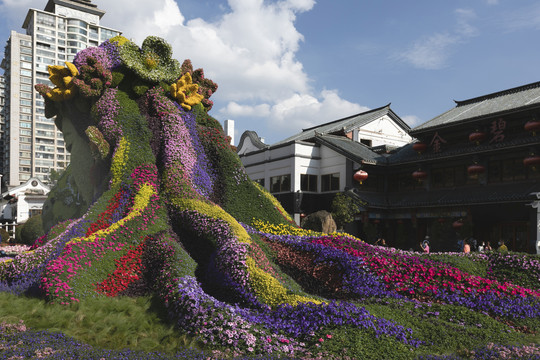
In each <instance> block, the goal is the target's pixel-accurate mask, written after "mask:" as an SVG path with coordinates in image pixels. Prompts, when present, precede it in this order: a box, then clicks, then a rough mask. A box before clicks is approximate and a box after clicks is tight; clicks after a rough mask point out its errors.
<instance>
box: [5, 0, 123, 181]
mask: <svg viewBox="0 0 540 360" xmlns="http://www.w3.org/2000/svg"><path fill="white" fill-rule="evenodd" d="M104 14H105V11H103V10H100V9H98V8H97V6H96V5H95V4H92V3H91V1H90V0H48V2H47V5H46V6H45V9H44V10H36V9H30V10H29V11H28V14H27V16H26V19H25V20H24V23H23V29H25V30H26V33H25V34H21V33H18V32H16V31H12V32H11V35H10V38H9V40H8V41H7V44H6V47H5V52H4V59H3V60H2V63H1V66H0V67H1V68H2V69H4V78H5V103H4V106H3V108H4V121H5V126H4V127H3V135H4V136H3V139H4V142H3V143H4V148H3V152H2V157H1V159H0V161H1V162H2V166H1V167H2V171H3V175H4V181H5V183H6V184H7V186H8V187H9V188H12V187H14V186H18V185H20V184H22V183H24V182H26V181H27V180H28V179H29V178H31V177H36V178H38V179H40V180H42V181H45V182H47V181H48V179H49V174H50V172H51V170H52V169H54V170H56V171H61V170H63V169H65V167H66V166H67V164H68V163H69V161H70V155H69V153H68V152H67V151H66V149H65V146H64V139H63V137H62V133H61V132H60V131H59V130H58V129H57V128H56V126H55V125H54V120H53V119H47V118H46V117H45V103H44V101H43V99H42V98H41V96H40V95H39V94H38V93H37V92H36V91H35V90H34V85H36V84H47V85H49V86H51V87H54V85H53V84H52V83H51V82H50V81H49V73H48V71H47V67H48V66H49V65H64V62H65V61H73V58H74V57H75V54H77V52H79V51H80V50H82V49H85V48H87V47H90V46H98V45H99V44H100V43H101V42H103V41H105V40H107V39H109V38H111V37H114V36H117V35H120V32H119V31H117V30H114V29H111V28H107V27H103V26H100V25H99V21H100V19H101V18H102V17H103V15H104ZM0 110H1V108H0ZM0 112H1V111H0Z"/></svg>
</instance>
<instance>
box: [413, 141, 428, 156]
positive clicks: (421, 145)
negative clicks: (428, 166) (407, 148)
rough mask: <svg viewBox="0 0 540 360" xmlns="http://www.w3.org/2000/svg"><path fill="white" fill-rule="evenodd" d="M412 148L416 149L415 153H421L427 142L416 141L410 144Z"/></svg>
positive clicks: (424, 149)
mask: <svg viewBox="0 0 540 360" xmlns="http://www.w3.org/2000/svg"><path fill="white" fill-rule="evenodd" d="M412 148H413V150H414V151H416V152H417V153H419V154H421V153H423V152H424V151H426V149H427V144H426V143H423V142H416V143H414V144H413V146H412Z"/></svg>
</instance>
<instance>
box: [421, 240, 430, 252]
mask: <svg viewBox="0 0 540 360" xmlns="http://www.w3.org/2000/svg"><path fill="white" fill-rule="evenodd" d="M420 247H421V248H422V250H423V251H424V254H429V236H426V237H425V238H424V241H422V242H421V243H420Z"/></svg>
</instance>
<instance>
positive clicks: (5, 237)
mask: <svg viewBox="0 0 540 360" xmlns="http://www.w3.org/2000/svg"><path fill="white" fill-rule="evenodd" d="M8 241H9V233H8V232H7V231H6V230H4V229H0V242H2V243H4V244H5V243H7V242H8Z"/></svg>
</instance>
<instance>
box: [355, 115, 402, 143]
mask: <svg viewBox="0 0 540 360" xmlns="http://www.w3.org/2000/svg"><path fill="white" fill-rule="evenodd" d="M360 139H368V140H371V141H372V144H371V146H380V145H391V146H403V145H406V144H408V143H409V142H411V141H412V137H411V136H409V135H408V134H407V133H406V132H405V131H404V130H403V129H402V128H401V127H399V126H398V125H397V124H396V123H395V122H394V121H393V120H392V119H391V118H390V117H388V116H387V115H385V116H383V117H381V118H380V119H378V120H375V121H372V122H370V123H369V124H366V125H364V126H362V127H361V128H359V129H357V130H355V131H353V140H355V141H358V142H360Z"/></svg>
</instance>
